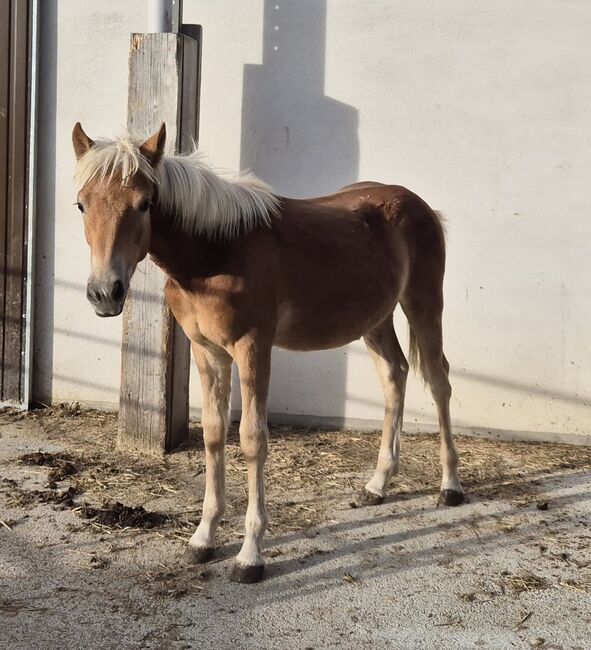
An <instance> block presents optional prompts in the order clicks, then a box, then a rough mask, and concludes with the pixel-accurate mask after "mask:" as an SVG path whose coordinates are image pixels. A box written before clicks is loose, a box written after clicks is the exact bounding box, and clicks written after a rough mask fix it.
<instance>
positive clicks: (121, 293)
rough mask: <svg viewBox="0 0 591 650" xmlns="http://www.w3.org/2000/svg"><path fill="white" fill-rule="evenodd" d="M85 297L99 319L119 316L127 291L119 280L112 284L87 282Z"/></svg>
mask: <svg viewBox="0 0 591 650" xmlns="http://www.w3.org/2000/svg"><path fill="white" fill-rule="evenodd" d="M86 297H87V298H88V301H89V302H90V304H91V305H92V306H93V308H94V312H95V314H96V315H97V316H100V317H101V318H108V317H111V316H119V314H120V313H121V312H122V311H123V305H124V304H125V298H126V297H127V289H126V287H125V285H124V284H123V282H122V281H121V280H114V281H113V282H92V281H91V282H89V283H88V285H87V287H86Z"/></svg>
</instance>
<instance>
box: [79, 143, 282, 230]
mask: <svg viewBox="0 0 591 650" xmlns="http://www.w3.org/2000/svg"><path fill="white" fill-rule="evenodd" d="M140 144H141V142H140V141H136V140H133V139H131V138H128V137H125V138H119V139H117V140H97V141H95V143H94V144H93V146H92V147H91V148H90V149H89V150H88V151H87V153H85V154H84V155H83V156H82V157H81V158H80V159H79V160H78V163H77V165H76V172H75V176H74V180H75V183H76V189H77V190H78V191H79V190H80V189H81V188H82V187H84V185H86V183H88V181H90V180H91V179H98V180H99V181H100V182H103V181H108V182H110V181H112V180H113V179H114V178H117V179H120V181H121V182H122V183H126V182H127V181H128V180H129V179H130V178H132V177H133V176H134V175H135V174H137V173H140V174H143V175H144V176H145V177H146V178H147V179H148V180H150V181H151V182H153V183H155V184H156V186H157V189H158V205H159V207H160V208H161V209H162V211H163V212H165V213H167V214H170V215H171V217H172V218H173V219H174V223H175V226H176V227H177V228H179V230H181V231H182V232H185V233H187V234H188V235H206V236H209V237H234V236H236V235H238V234H239V233H241V232H249V231H251V230H254V229H255V228H257V227H259V226H270V225H271V222H272V219H273V217H276V216H277V214H278V211H279V210H278V208H279V199H278V198H277V197H276V196H275V195H274V194H273V191H272V190H271V188H270V187H269V186H268V185H267V184H266V183H264V182H263V181H261V180H260V179H258V178H257V177H256V176H254V175H252V174H250V173H246V174H241V175H239V176H236V177H232V178H227V177H224V176H222V175H220V174H217V173H215V172H214V171H213V169H211V167H209V166H208V165H207V164H206V163H205V162H203V160H202V158H201V156H200V154H198V153H197V151H193V152H192V153H190V154H188V155H177V156H164V157H163V158H162V160H161V161H160V162H159V163H158V164H157V165H156V167H152V165H151V164H150V162H149V161H148V159H147V158H146V157H145V156H143V155H142V153H141V152H140Z"/></svg>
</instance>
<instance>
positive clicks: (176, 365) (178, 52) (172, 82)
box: [118, 31, 201, 453]
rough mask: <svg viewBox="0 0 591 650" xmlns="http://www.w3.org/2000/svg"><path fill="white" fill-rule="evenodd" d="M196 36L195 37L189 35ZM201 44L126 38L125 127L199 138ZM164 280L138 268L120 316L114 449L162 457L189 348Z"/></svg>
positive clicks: (146, 266)
mask: <svg viewBox="0 0 591 650" xmlns="http://www.w3.org/2000/svg"><path fill="white" fill-rule="evenodd" d="M193 35H194V36H198V37H200V31H198V32H193ZM200 64H201V41H200V38H199V40H196V39H195V38H190V37H189V36H186V35H183V34H171V33H165V34H132V36H131V45H130V51H129V99H128V118H127V126H128V130H129V132H130V133H131V134H134V135H137V136H138V137H146V136H148V135H150V134H152V133H153V132H154V131H156V130H157V129H158V127H159V126H160V124H161V122H166V130H167V137H168V141H169V143H170V142H171V141H172V142H174V143H175V149H176V151H177V152H186V151H187V150H189V149H190V148H191V147H193V143H194V142H197V137H198V132H197V131H198V125H199V120H198V115H199V86H200V84H199V78H200ZM165 282H166V280H165V277H164V274H163V273H162V271H160V269H158V268H157V267H156V266H155V265H154V264H152V262H150V261H149V260H144V261H143V262H142V263H140V265H139V266H138V269H137V270H136V273H135V275H134V277H133V280H132V283H131V291H130V295H129V297H128V299H127V301H126V305H125V308H124V311H123V347H122V363H121V395H120V409H119V436H118V444H119V445H122V446H125V447H134V448H137V449H142V450H145V451H152V452H160V453H162V452H165V451H170V450H171V449H173V448H174V447H176V446H178V445H179V443H181V442H182V441H183V440H184V439H185V438H186V436H187V424H188V416H189V363H190V352H189V342H188V340H187V338H186V337H185V335H184V334H183V332H182V330H181V329H180V327H179V326H178V324H177V323H176V321H175V320H174V318H173V316H172V314H171V312H170V310H169V309H168V307H167V306H166V303H165V302H164V285H165Z"/></svg>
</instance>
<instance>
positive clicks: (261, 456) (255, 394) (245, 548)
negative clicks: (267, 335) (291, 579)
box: [231, 340, 271, 583]
mask: <svg viewBox="0 0 591 650" xmlns="http://www.w3.org/2000/svg"><path fill="white" fill-rule="evenodd" d="M234 359H235V361H236V363H237V365H238V372H239V375H240V392H241V396H242V417H241V418H240V446H241V447H242V452H243V454H244V457H245V460H246V467H247V471H248V507H247V510H246V520H245V529H246V535H245V537H244V542H243V544H242V548H241V549H240V552H239V553H238V555H237V556H236V562H235V564H234V567H233V570H232V574H231V579H232V580H234V581H235V582H242V583H252V582H258V581H259V580H260V579H261V578H262V577H263V573H264V567H265V564H264V560H263V555H262V550H261V549H262V541H263V537H264V535H265V531H266V529H267V525H268V521H269V518H268V515H267V509H266V504H265V483H264V468H265V460H266V459H267V450H268V437H269V430H268V427H267V395H268V391H269V377H270V373H271V342H266V341H265V342H262V341H260V340H248V341H241V342H239V343H237V344H236V345H235V354H234Z"/></svg>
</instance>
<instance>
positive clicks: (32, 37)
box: [22, 0, 39, 408]
mask: <svg viewBox="0 0 591 650" xmlns="http://www.w3.org/2000/svg"><path fill="white" fill-rule="evenodd" d="M29 12H30V13H29V16H30V18H29V25H30V30H29V115H28V127H29V128H28V133H29V139H28V151H27V154H28V156H27V157H28V170H29V173H28V179H27V232H26V238H27V239H26V241H27V258H26V269H27V276H26V283H25V292H26V295H25V313H24V322H25V336H24V349H23V382H22V404H23V406H24V407H25V408H27V407H28V406H29V405H30V403H31V399H32V385H33V372H32V367H33V309H34V279H35V263H34V260H35V221H36V214H37V201H36V199H37V192H36V187H37V90H38V70H39V0H30V2H29Z"/></svg>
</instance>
